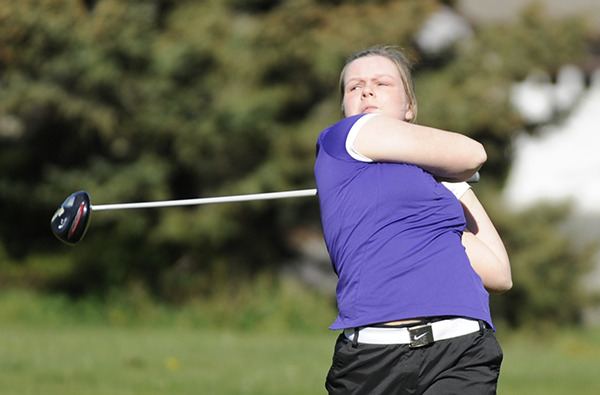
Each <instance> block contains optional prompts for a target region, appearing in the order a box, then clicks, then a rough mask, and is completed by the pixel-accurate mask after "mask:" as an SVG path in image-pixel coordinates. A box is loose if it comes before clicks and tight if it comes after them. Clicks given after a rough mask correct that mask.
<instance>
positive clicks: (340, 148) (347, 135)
mask: <svg viewBox="0 0 600 395" xmlns="http://www.w3.org/2000/svg"><path fill="white" fill-rule="evenodd" d="M372 115H373V114H358V115H353V116H351V117H346V118H344V119H341V120H339V121H337V122H336V123H334V124H332V125H330V126H328V127H327V128H325V129H323V131H322V132H321V133H320V135H319V139H318V141H317V150H321V149H323V150H325V151H326V152H327V153H328V154H329V155H331V156H333V157H336V158H339V159H350V158H353V159H355V160H359V161H363V160H362V159H360V158H357V157H355V156H354V155H352V149H348V148H349V147H350V148H352V142H353V140H354V138H356V134H357V132H358V130H360V128H361V127H362V125H363V124H364V123H365V122H366V121H367V120H368V119H369V118H371V116H372ZM367 161H370V160H367Z"/></svg>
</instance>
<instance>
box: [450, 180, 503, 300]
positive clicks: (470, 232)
mask: <svg viewBox="0 0 600 395" xmlns="http://www.w3.org/2000/svg"><path fill="white" fill-rule="evenodd" d="M460 201H461V204H462V205H463V209H464V211H465V218H466V220H467V230H466V231H465V232H464V233H463V237H462V241H463V245H464V246H465V249H466V252H467V256H468V257H469V260H470V261H471V265H472V266H473V269H474V270H475V271H476V272H477V274H479V276H480V277H481V279H482V280H483V284H484V286H485V287H486V288H487V289H488V290H490V291H492V292H504V291H508V290H509V289H510V288H511V287H512V274H511V269H510V260H509V258H508V254H507V252H506V248H505V247H504V243H503V242H502V239H501V238H500V235H499V234H498V231H497V230H496V228H495V227H494V224H493V223H492V221H491V219H490V218H489V216H488V215H487V213H486V211H485V209H484V208H483V206H482V205H481V203H480V202H479V200H478V199H477V197H476V196H475V194H474V193H473V191H472V190H469V191H467V192H465V194H464V195H463V196H462V197H461V199H460Z"/></svg>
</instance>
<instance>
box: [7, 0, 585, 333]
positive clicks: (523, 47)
mask: <svg viewBox="0 0 600 395" xmlns="http://www.w3.org/2000/svg"><path fill="white" fill-rule="evenodd" d="M442 3H447V2H440V1H434V0H425V1H423V0H420V1H417V0H406V1H402V2H399V1H386V0H378V1H353V0H347V1H342V0H335V1H334V0H331V1H317V0H287V1H284V0H277V1H274V0H270V1H267V0H248V1H242V0H228V1H225V2H222V1H217V0H207V1H203V2H194V1H178V2H175V1H165V0H162V1H160V0H137V1H128V2H120V1H117V0H97V1H79V0H24V1H19V2H14V1H10V0H0V144H1V145H0V205H1V207H2V222H1V223H0V257H2V261H3V263H2V267H0V268H1V269H2V272H0V281H2V282H4V283H6V282H12V283H19V282H20V283H23V284H29V285H32V286H38V287H42V288H46V289H56V290H60V291H65V292H69V293H71V294H73V295H82V294H90V293H95V294H99V295H104V294H105V293H106V292H107V291H109V290H110V289H111V288H113V287H126V286H128V284H139V283H142V284H144V285H145V286H146V287H147V288H148V289H149V290H151V291H153V292H154V294H155V295H157V296H160V297H162V298H165V299H169V300H172V301H186V300H188V299H189V298H190V297H193V296H195V295H199V294H202V293H204V292H212V291H214V290H215V289H216V288H231V289H235V287H236V284H239V281H245V280H247V279H249V278H252V277H253V276H254V275H256V274H257V273H261V272H265V271H273V270H277V269H278V268H279V266H280V265H281V262H283V261H285V260H286V259H288V258H289V257H290V256H291V255H292V254H293V253H294V251H293V249H292V248H291V247H290V245H289V241H288V236H287V235H288V234H289V232H290V231H291V230H292V229H293V228H296V227H309V228H311V229H313V230H314V231H315V232H318V231H319V222H318V211H317V210H318V208H317V204H316V202H315V201H314V200H310V199H306V200H302V199H300V200H293V201H292V200H290V201H280V202H269V203H260V202H256V203H249V204H244V205H221V206H212V207H199V208H181V209H165V210H147V211H128V212H126V213H125V212H111V213H108V212H107V213H102V214H98V215H94V216H93V219H92V221H93V225H92V228H91V229H90V231H89V234H88V235H87V236H86V239H85V241H84V245H80V246H79V247H77V248H74V249H69V250H65V248H64V247H62V246H60V245H59V244H58V242H56V241H55V240H53V239H52V238H51V236H49V229H48V220H49V218H50V216H51V214H52V212H53V210H54V209H56V207H57V205H58V204H59V202H61V201H62V199H63V198H64V197H65V196H66V195H67V194H68V193H70V192H71V191H74V190H78V189H85V190H87V191H89V192H90V194H91V196H92V198H93V201H94V203H96V202H97V203H105V202H106V203H108V202H121V201H138V200H139V201H146V200H153V199H167V198H168V199H175V198H190V197H196V196H211V195H219V194H230V193H250V192H258V191H274V190H284V189H291V188H301V187H310V186H312V185H313V180H312V165H313V159H314V144H315V141H316V137H317V135H318V133H319V131H320V130H321V129H323V128H324V127H325V126H326V125H328V124H330V123H332V122H334V121H335V120H336V119H337V118H339V117H340V116H341V114H340V109H339V100H340V98H339V96H338V93H337V79H338V72H339V70H340V68H341V65H342V64H343V61H344V58H345V56H347V55H348V54H349V53H351V52H352V51H354V50H356V49H358V48H361V47H365V46H367V45H372V44H376V43H394V44H399V45H401V46H403V47H404V48H405V49H406V51H407V52H408V54H409V55H410V56H411V57H412V58H414V60H415V61H416V66H415V77H416V80H417V95H418V96H419V106H420V115H419V121H420V122H421V123H424V124H431V125H436V126H440V127H443V128H447V129H451V130H457V131H461V132H464V133H466V134H469V135H471V136H473V137H475V138H477V139H479V140H481V141H483V142H484V143H485V145H486V149H487V150H488V153H489V156H490V161H489V164H488V165H486V168H485V169H484V170H483V173H484V182H482V183H481V184H480V185H479V186H478V187H477V188H478V189H480V190H481V191H482V192H483V195H485V196H486V199H485V200H486V203H489V204H490V205H491V206H495V205H498V204H499V203H498V202H497V201H495V199H497V198H496V197H495V196H497V193H495V192H497V191H498V190H499V189H500V188H501V187H502V183H503V180H504V177H505V175H506V173H507V170H508V168H509V166H510V159H511V151H510V149H511V142H512V138H513V137H514V135H515V134H516V133H517V131H518V130H520V129H521V128H523V127H525V126H526V125H525V122H524V121H523V120H522V119H520V117H519V116H518V115H517V114H516V113H515V112H514V111H513V110H512V108H511V107H510V104H509V90H510V87H511V84H512V82H513V81H515V80H517V79H520V78H523V77H524V76H525V75H526V74H527V73H528V72H529V71H530V70H532V69H537V68H539V69H544V70H548V71H550V72H552V71H554V70H556V69H558V68H559V67H560V66H561V65H562V64H563V63H565V62H566V61H569V62H573V61H574V60H577V59H579V58H580V57H581V56H583V47H582V45H583V44H582V43H583V42H584V40H583V37H584V34H585V30H584V28H583V27H582V26H581V25H580V24H578V23H577V22H576V21H573V20H566V21H556V20H550V19H548V18H546V17H545V16H544V15H543V13H542V12H541V11H540V10H537V9H535V8H532V9H530V10H528V11H527V13H525V14H524V16H523V17H522V18H521V19H520V20H518V21H516V22H515V23H514V24H511V25H509V26H506V25H498V26H489V27H480V28H477V29H476V31H475V34H474V35H473V37H472V38H470V39H468V40H465V41H463V42H459V43H457V44H456V45H454V46H453V47H452V48H451V49H450V50H448V51H445V52H444V54H443V56H442V57H441V58H438V59H435V61H433V60H432V59H429V58H428V56H429V55H426V54H425V53H422V52H421V51H420V49H419V48H418V46H417V45H416V43H415V39H414V37H415V34H416V32H417V31H418V29H420V27H421V26H422V24H423V22H424V21H425V20H426V18H427V17H428V16H429V15H431V13H432V12H434V11H436V10H437V9H438V7H439V6H440V5H441V4H442ZM450 3H451V2H450ZM536 213H537V214H536V215H529V216H528V215H525V216H523V217H521V216H514V217H511V221H508V222H506V224H505V225H503V232H504V234H506V238H507V240H508V241H509V243H510V246H509V247H510V248H511V252H512V256H513V263H514V264H515V267H516V268H517V269H516V270H515V273H516V278H515V283H516V284H517V285H516V287H515V288H516V290H518V292H514V293H513V294H510V295H514V296H512V297H507V298H505V299H503V301H502V303H503V305H502V306H500V307H498V309H499V311H501V314H502V316H505V317H507V319H508V320H509V321H510V322H511V323H515V324H519V323H521V322H524V320H522V319H520V318H518V319H517V318H514V317H513V316H511V314H513V315H514V311H515V310H514V309H515V308H516V305H513V303H514V304H518V305H519V308H520V309H524V310H527V309H530V311H538V310H536V308H537V307H536V306H538V305H539V304H538V301H539V298H537V296H536V295H538V294H537V293H536V290H535V287H537V286H539V281H538V279H539V278H544V277H536V276H538V275H539V271H540V270H548V271H549V272H550V271H552V270H557V272H556V273H562V272H560V270H564V262H563V260H564V259H565V257H567V256H568V258H569V259H570V260H571V261H572V262H571V266H572V267H574V268H577V270H576V271H575V272H573V276H572V277H568V278H569V281H559V282H557V283H556V284H555V286H554V287H553V290H552V291H554V292H555V293H556V294H555V295H560V294H561V293H562V295H563V296H564V295H571V293H569V292H570V291H569V290H571V289H573V284H574V283H575V281H576V278H577V273H579V272H580V271H581V270H583V268H584V267H585V262H586V259H587V256H585V255H584V254H577V253H575V252H573V251H572V250H571V249H570V246H569V245H568V244H566V243H564V238H563V237H562V236H561V234H560V233H559V232H558V230H557V224H558V222H560V221H559V220H557V219H556V218H557V216H556V215H555V214H554V212H553V211H552V210H545V209H540V210H539V212H536ZM499 215H500V216H502V215H503V214H499ZM549 218H551V219H552V220H549ZM524 221H526V222H524ZM525 223H527V227H525V225H524V224H525ZM525 229H526V230H527V231H530V232H532V233H531V234H529V233H526V232H525ZM523 237H529V238H530V240H533V241H535V243H539V245H544V243H546V242H548V241H550V240H551V241H552V243H553V245H555V246H559V247H560V248H558V247H557V248H555V249H552V250H543V251H542V250H540V249H538V248H537V247H536V248H533V247H532V246H531V245H530V244H529V243H523V242H522V238H523ZM541 252H543V254H541ZM529 254H533V256H534V258H532V259H529V258H527V259H526V258H524V257H527V256H529ZM531 262H533V263H531ZM573 262H577V263H576V264H573ZM533 266H535V267H540V268H542V267H543V269H535V270H530V269H525V268H530V267H533ZM521 268H523V269H521ZM517 276H518V277H517ZM521 276H523V278H521ZM553 276H557V277H560V276H561V275H558V274H557V275H553ZM536 281H537V282H536ZM522 295H529V296H528V297H522ZM517 296H518V297H517ZM534 296H535V297H534ZM575 299H576V298H575V297H574V299H573V300H574V302H573V303H574V305H576V304H577V303H579V299H577V300H575ZM556 308H557V309H558V308H559V306H556ZM544 309H546V310H544V311H546V312H552V311H554V310H552V305H547V306H545V307H544Z"/></svg>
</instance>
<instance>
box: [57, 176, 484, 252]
mask: <svg viewBox="0 0 600 395" xmlns="http://www.w3.org/2000/svg"><path fill="white" fill-rule="evenodd" d="M467 182H470V183H476V182H479V172H477V173H475V174H474V175H473V176H472V177H471V178H469V179H468V180H467ZM316 194H317V190H316V189H314V188H313V189H299V190H294V191H284V192H267V193H253V194H246V195H232V196H220V197H209V198H197V199H178V200H162V201H155V202H139V203H117V204H101V205H92V204H91V199H90V195H89V194H88V193H87V192H86V191H78V192H74V193H72V194H71V195H69V197H67V198H66V199H65V200H64V202H63V203H62V204H61V205H60V207H59V208H58V210H56V212H55V213H54V215H53V216H52V219H51V221H50V227H51V229H52V233H54V235H55V236H56V237H57V238H58V239H59V240H60V241H62V242H64V243H66V244H69V245H74V244H77V243H78V242H79V241H81V239H83V236H85V233H86V231H87V228H88V227H89V225H90V216H91V213H92V211H107V210H125V209H136V208H157V207H179V206H197V205H202V204H215V203H232V202H248V201H255V200H271V199H286V198H293V197H303V196H315V195H316Z"/></svg>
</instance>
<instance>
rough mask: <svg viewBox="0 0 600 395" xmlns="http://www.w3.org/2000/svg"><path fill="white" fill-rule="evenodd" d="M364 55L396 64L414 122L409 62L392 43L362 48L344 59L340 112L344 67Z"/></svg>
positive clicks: (413, 97) (415, 99)
mask: <svg viewBox="0 0 600 395" xmlns="http://www.w3.org/2000/svg"><path fill="white" fill-rule="evenodd" d="M366 56H383V57H384V58H387V59H389V60H391V61H392V62H393V63H394V64H395V65H396V67H397V68H398V71H399V72H400V78H401V79H402V83H403V85H404V92H405V93H406V96H407V97H408V109H409V110H410V111H412V113H413V117H412V119H411V120H410V121H411V122H414V121H415V120H416V119H417V97H416V95H415V87H414V83H413V80H412V76H411V72H410V66H411V64H410V62H409V60H408V58H407V57H406V55H404V53H403V52H402V51H401V50H400V48H398V47H395V46H392V45H376V46H373V47H369V48H366V49H362V50H360V51H357V52H355V53H353V54H352V55H350V56H349V57H348V58H347V59H346V62H345V63H344V67H343V68H342V71H341V73H340V82H339V87H340V93H341V100H342V112H344V105H343V101H344V77H345V74H346V68H347V67H348V65H349V64H350V63H352V62H353V61H355V60H356V59H359V58H364V57H366Z"/></svg>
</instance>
